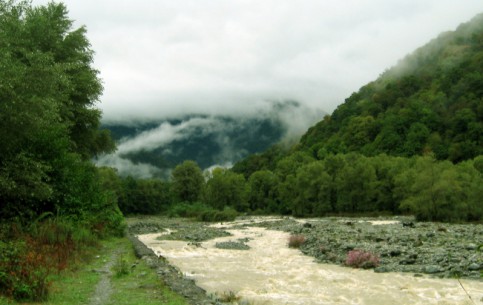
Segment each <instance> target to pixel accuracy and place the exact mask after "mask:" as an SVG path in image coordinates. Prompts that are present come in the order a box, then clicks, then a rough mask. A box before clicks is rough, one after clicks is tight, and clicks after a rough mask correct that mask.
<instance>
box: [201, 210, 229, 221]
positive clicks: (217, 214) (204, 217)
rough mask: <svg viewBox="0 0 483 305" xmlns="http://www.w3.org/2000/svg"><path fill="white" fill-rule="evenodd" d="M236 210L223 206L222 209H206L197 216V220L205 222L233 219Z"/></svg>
mask: <svg viewBox="0 0 483 305" xmlns="http://www.w3.org/2000/svg"><path fill="white" fill-rule="evenodd" d="M237 215H238V212H237V211H236V210H234V209H232V208H225V209H224V210H223V211H218V210H207V211H204V212H203V213H202V214H200V215H199V216H198V220H200V221H205V222H217V221H233V220H235V218H236V217H237Z"/></svg>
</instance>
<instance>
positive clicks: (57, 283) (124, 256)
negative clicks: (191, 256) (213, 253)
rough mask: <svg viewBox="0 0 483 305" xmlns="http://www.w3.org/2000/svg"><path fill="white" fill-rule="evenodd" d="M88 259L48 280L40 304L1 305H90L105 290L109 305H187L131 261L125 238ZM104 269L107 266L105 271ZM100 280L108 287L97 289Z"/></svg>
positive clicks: (152, 271)
mask: <svg viewBox="0 0 483 305" xmlns="http://www.w3.org/2000/svg"><path fill="white" fill-rule="evenodd" d="M87 256H88V259H87V260H86V262H84V263H80V264H78V265H77V266H76V267H74V268H73V270H68V271H64V272H61V273H60V274H57V275H53V276H52V277H51V284H50V291H51V293H50V294H49V297H48V299H47V300H46V301H44V302H42V303H34V302H31V303H24V302H16V301H12V300H10V299H7V298H4V297H0V304H5V305H19V304H23V305H27V304H28V305H36V304H39V305H40V304H42V305H65V304H69V305H81V304H92V300H93V299H94V298H95V297H96V294H97V293H99V289H100V290H102V289H109V290H110V291H109V297H108V301H107V302H106V303H104V304H105V305H109V304H112V305H114V304H116V305H117V304H121V305H122V304H126V305H127V304H139V305H151V304H169V305H184V304H187V303H186V302H185V301H184V299H183V298H182V297H181V296H179V295H177V294H175V293H173V292H172V291H171V290H169V289H168V288H167V287H166V286H164V284H163V283H162V280H160V279H159V278H158V276H157V274H156V270H155V269H151V268H149V267H148V266H147V265H146V263H145V262H144V261H143V260H139V259H137V258H136V257H135V255H134V252H133V249H132V246H131V244H130V242H129V240H127V239H125V238H116V239H110V240H107V241H102V243H101V246H100V247H99V248H95V249H92V250H91V251H90V252H89V253H88V255H87ZM106 266H109V267H110V268H108V269H107V270H109V272H107V271H106V269H105V268H106ZM102 277H105V278H107V280H108V282H109V287H104V288H103V287H100V288H99V287H98V284H99V282H100V280H101V279H102Z"/></svg>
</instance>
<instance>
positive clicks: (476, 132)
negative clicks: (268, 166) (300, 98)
mask: <svg viewBox="0 0 483 305" xmlns="http://www.w3.org/2000/svg"><path fill="white" fill-rule="evenodd" d="M297 149H298V150H305V151H310V152H311V153H312V154H313V155H314V156H315V157H316V156H317V155H320V154H326V153H347V152H359V153H362V154H364V155H366V156H374V155H377V154H381V153H386V154H389V155H393V156H406V157H409V156H413V155H422V154H428V153H433V154H434V155H435V157H436V158H437V159H439V160H445V159H447V160H450V161H453V162H460V161H463V160H467V159H471V158H474V157H475V156H478V155H480V154H482V153H483V14H480V15H477V16H476V17H475V18H474V19H472V20H471V21H470V22H468V23H465V24H462V25H460V26H459V27H458V28H457V29H456V31H452V32H446V33H443V34H441V35H440V36H439V37H437V38H436V39H434V40H432V41H431V42H429V43H428V44H427V45H425V46H423V47H421V48H419V49H418V50H416V51H415V52H414V53H412V54H410V55H408V56H406V58H404V59H403V60H401V61H400V62H399V63H398V64H397V65H396V66H394V67H393V68H391V69H389V70H387V71H385V72H384V73H383V74H382V75H381V76H380V77H379V78H378V79H377V80H375V81H373V82H371V83H369V84H367V85H365V86H363V87H362V88H361V89H360V90H359V91H358V92H355V93H353V94H352V95H351V96H350V97H349V98H347V99H346V100H345V102H344V103H343V104H341V105H340V106H339V107H338V108H337V109H336V110H335V111H334V112H333V113H332V115H330V116H326V117H325V118H324V119H323V120H322V121H320V122H319V123H317V124H316V125H315V126H313V127H311V128H310V129H309V130H308V132H307V133H306V134H305V135H304V136H303V137H302V139H301V140H300V144H299V145H298V147H297Z"/></svg>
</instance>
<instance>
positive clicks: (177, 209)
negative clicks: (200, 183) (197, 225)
mask: <svg viewBox="0 0 483 305" xmlns="http://www.w3.org/2000/svg"><path fill="white" fill-rule="evenodd" d="M212 210H213V208H212V207H210V206H208V205H206V204H204V203H201V202H194V203H190V202H179V203H175V204H173V205H172V206H171V207H170V208H169V210H168V216H169V217H185V218H198V217H199V216H200V215H201V214H203V213H204V212H205V211H212Z"/></svg>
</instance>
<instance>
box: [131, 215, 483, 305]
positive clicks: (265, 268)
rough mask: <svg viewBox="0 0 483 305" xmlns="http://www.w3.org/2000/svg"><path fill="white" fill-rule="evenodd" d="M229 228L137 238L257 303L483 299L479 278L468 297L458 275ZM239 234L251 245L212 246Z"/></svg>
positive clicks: (201, 281)
mask: <svg viewBox="0 0 483 305" xmlns="http://www.w3.org/2000/svg"><path fill="white" fill-rule="evenodd" d="M225 225H226V224H225ZM227 231H228V232H230V233H231V234H233V236H229V237H222V238H217V239H214V240H210V241H207V242H204V243H202V245H201V247H197V246H195V245H188V243H187V242H182V241H167V240H166V241H164V240H163V241H160V240H156V237H158V236H159V235H160V234H145V235H140V236H139V239H140V240H141V241H142V242H143V243H144V244H146V245H147V246H148V247H149V248H151V249H152V250H153V251H155V253H157V254H158V255H161V256H163V257H165V258H166V259H168V261H169V262H170V263H171V264H173V265H175V266H176V267H178V268H179V269H180V270H181V271H182V272H183V273H184V274H185V275H186V276H187V277H190V278H193V279H194V280H195V281H196V284H197V285H198V286H200V287H202V288H203V289H205V290H206V291H207V292H208V293H214V294H218V295H222V294H223V293H227V292H235V293H236V294H237V295H238V296H240V297H241V298H242V299H243V300H247V301H250V302H252V303H253V304H256V305H262V304H264V305H265V304H267V305H268V304H304V305H312V304H358V305H359V304H360V305H362V304H367V305H378V304H380V305H387V304H391V305H395V304H421V305H423V304H425V305H426V304H438V305H444V304H447V305H450V304H451V305H456V304H468V305H470V304H471V305H474V304H483V303H482V302H481V299H482V298H483V284H482V282H478V281H468V280H461V281H460V282H461V284H462V285H463V286H464V288H465V289H466V291H467V292H468V293H469V295H470V296H471V299H470V297H469V296H468V295H467V293H466V292H465V290H464V289H463V288H462V287H461V285H460V282H458V280H452V279H431V278H416V277H414V276H412V275H410V274H398V273H384V274H380V273H374V272H373V271H367V270H357V269H351V268H345V267H340V266H335V265H327V264H318V263H316V262H314V261H313V259H312V258H311V257H308V256H305V255H303V254H302V253H301V252H300V251H299V250H296V249H290V248H288V247H287V240H288V237H289V235H288V233H285V232H280V231H273V230H266V229H263V228H257V227H250V228H247V229H237V230H235V229H228V230H227ZM241 238H249V239H250V241H249V242H247V245H249V246H250V250H224V249H217V248H215V244H216V243H218V242H225V241H237V240H238V239H241Z"/></svg>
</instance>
